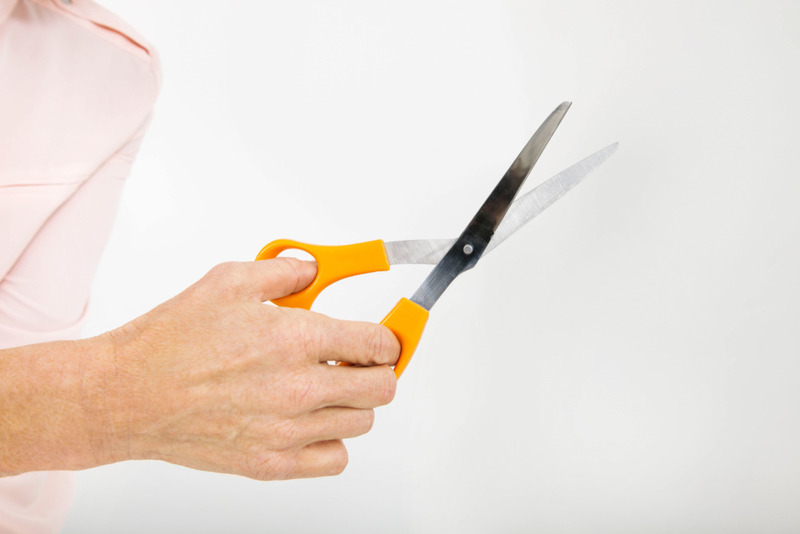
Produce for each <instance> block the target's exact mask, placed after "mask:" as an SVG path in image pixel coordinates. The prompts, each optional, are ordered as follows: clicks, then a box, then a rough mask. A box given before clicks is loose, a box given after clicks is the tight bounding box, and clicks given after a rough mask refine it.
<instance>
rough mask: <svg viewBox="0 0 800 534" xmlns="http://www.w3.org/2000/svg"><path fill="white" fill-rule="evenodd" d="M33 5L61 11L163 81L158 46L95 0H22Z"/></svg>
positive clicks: (62, 14) (73, 21)
mask: <svg viewBox="0 0 800 534" xmlns="http://www.w3.org/2000/svg"><path fill="white" fill-rule="evenodd" d="M18 2H19V3H21V4H22V3H25V4H28V5H29V6H30V7H32V8H34V9H35V8H40V9H45V10H48V11H50V12H51V13H53V14H56V15H59V16H60V17H61V18H63V19H64V20H65V21H68V22H70V23H71V24H73V25H75V26H76V27H78V28H80V29H82V30H83V31H86V32H89V33H91V34H93V35H94V36H96V37H98V38H100V39H102V40H104V41H106V42H107V43H109V44H111V45H114V46H115V47H117V48H118V49H120V50H122V51H124V52H126V53H127V54H130V55H131V56H133V57H135V58H137V59H138V60H140V61H142V62H143V63H146V64H148V65H149V66H150V67H151V74H152V76H153V78H154V82H155V84H156V87H157V88H158V87H159V86H160V84H161V68H160V63H159V59H158V54H157V53H156V50H155V48H154V47H153V46H152V45H151V44H150V43H149V42H148V41H147V40H146V39H144V38H143V37H142V36H141V35H140V34H139V33H138V32H137V31H136V30H134V29H133V28H132V27H131V26H129V25H128V24H127V23H126V22H125V21H123V20H122V19H121V18H119V17H117V16H116V15H114V14H113V13H112V12H111V11H109V10H107V9H106V8H104V7H103V6H101V5H99V4H97V3H95V2H94V1H92V0H18Z"/></svg>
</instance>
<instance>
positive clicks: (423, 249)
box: [384, 143, 619, 265]
mask: <svg viewBox="0 0 800 534" xmlns="http://www.w3.org/2000/svg"><path fill="white" fill-rule="evenodd" d="M618 146H619V143H614V144H613V145H609V146H607V147H606V148H604V149H602V150H599V151H597V152H595V153H594V154H592V155H591V156H589V157H587V158H584V159H582V160H581V161H579V162H578V163H576V164H574V165H572V166H571V167H569V168H567V169H565V170H563V171H561V172H560V173H558V174H556V175H555V176H553V177H552V178H550V179H549V180H547V181H546V182H543V183H542V184H540V185H539V186H537V187H536V188H535V189H533V190H532V191H530V192H528V193H526V194H525V195H523V196H521V197H520V198H518V199H517V200H515V201H514V203H513V204H511V207H510V208H508V212H507V213H506V216H505V218H504V219H503V222H501V223H500V226H498V227H497V231H496V232H495V233H494V236H493V237H492V240H491V241H490V242H489V246H488V247H486V250H485V251H484V252H483V255H484V256H485V255H486V254H488V253H489V252H491V251H492V250H494V249H495V248H496V247H497V245H499V244H500V243H502V242H503V241H505V240H506V239H508V238H509V237H510V236H511V235H513V234H514V233H515V232H516V231H517V230H519V229H520V228H522V227H523V226H525V225H526V224H527V223H529V222H530V221H532V220H533V219H534V218H535V217H536V216H537V215H539V214H540V213H542V212H543V211H544V210H545V209H547V208H548V207H549V206H551V205H552V204H553V203H554V202H555V201H556V200H558V199H559V198H561V197H562V196H564V195H565V194H566V193H567V192H568V191H569V190H570V189H572V188H573V187H575V186H576V185H578V184H579V183H581V182H582V181H583V179H584V178H586V177H587V176H588V175H589V174H590V173H591V172H592V171H593V170H595V169H596V168H597V167H599V166H600V165H601V164H602V163H603V162H604V161H606V160H607V159H608V158H609V157H610V156H611V154H613V153H614V152H615V151H616V150H617V147H618ZM455 242H456V240H455V239H415V240H409V241H387V242H386V243H384V244H385V245H386V255H387V256H388V258H389V264H391V265H417V264H427V265H435V264H436V263H439V261H440V260H441V259H442V258H443V257H444V255H445V254H446V253H447V251H448V250H450V248H451V247H452V246H453V243H455Z"/></svg>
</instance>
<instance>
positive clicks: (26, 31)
mask: <svg viewBox="0 0 800 534" xmlns="http://www.w3.org/2000/svg"><path fill="white" fill-rule="evenodd" d="M159 84H160V70H159V66H158V59H157V56H156V55H155V53H154V51H153V49H152V47H151V46H150V45H149V44H147V43H146V42H145V41H144V40H142V39H141V38H140V37H139V36H138V35H137V34H136V32H134V31H133V30H132V29H131V28H129V27H128V26H127V25H125V24H124V23H123V22H122V21H120V20H119V19H118V18H116V17H115V16H114V15H112V14H111V13H109V12H108V11H106V10H105V9H103V8H101V7H100V6H98V5H96V4H94V3H93V2H92V1H91V0H0V349H3V348H10V347H15V346H21V345H28V344H32V343H40V342H44V341H51V340H57V339H75V338H77V337H78V336H79V333H80V328H81V325H82V323H83V320H84V316H85V313H86V306H87V301H88V298H89V287H90V285H91V281H92V277H93V275H94V271H95V268H96V267H97V263H98V261H99V259H100V255H101V253H102V251H103V247H104V246H105V243H106V240H107V238H108V235H109V232H110V231H111V226H112V222H113V219H114V216H115V212H116V209H117V204H118V200H119V196H120V193H121V190H122V186H123V183H124V180H125V178H126V176H127V175H128V174H129V172H130V168H131V164H132V162H133V159H134V157H135V155H136V153H137V151H138V149H139V144H140V142H141V139H142V135H143V134H144V131H145V129H146V128H147V125H148V122H149V118H150V114H151V110H152V107H153V103H154V101H155V98H156V94H157V93H158V88H159ZM0 409H2V408H0ZM72 493H73V480H72V474H71V473H68V472H39V473H27V474H24V475H21V476H16V477H6V478H0V533H3V534H4V533H7V532H26V533H44V532H58V531H59V530H60V529H61V527H62V526H63V523H64V520H65V519H66V516H67V512H68V510H69V506H70V503H71V501H72Z"/></svg>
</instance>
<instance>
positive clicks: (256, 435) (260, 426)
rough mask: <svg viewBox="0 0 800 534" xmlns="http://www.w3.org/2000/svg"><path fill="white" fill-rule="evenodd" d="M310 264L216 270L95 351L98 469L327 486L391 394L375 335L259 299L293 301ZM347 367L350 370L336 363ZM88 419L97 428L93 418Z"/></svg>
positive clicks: (391, 359) (386, 361)
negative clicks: (103, 350) (122, 467)
mask: <svg viewBox="0 0 800 534" xmlns="http://www.w3.org/2000/svg"><path fill="white" fill-rule="evenodd" d="M315 274H316V266H315V264H314V263H310V262H302V261H299V260H295V259H292V258H278V259H275V260H267V261H260V262H245V263H226V264H222V265H218V266H217V267H215V268H214V269H212V270H211V271H210V272H209V273H208V274H207V275H206V276H205V277H203V278H202V279H201V280H200V281H199V282H197V283H196V284H194V285H193V286H191V287H190V288H188V289H187V290H186V291H184V292H183V293H181V294H180V295H178V296H176V297H175V298H173V299H171V300H169V301H168V302H166V303H164V304H162V305H160V306H158V307H157V308H155V309H154V310H152V311H150V312H149V313H147V314H145V315H143V316H141V317H139V318H137V319H135V320H134V321H132V322H131V323H128V324H127V325H125V326H123V327H121V328H119V329H117V330H114V331H112V332H109V333H108V334H105V335H104V336H101V337H100V338H98V340H100V341H103V342H107V343H110V346H111V347H112V348H113V351H112V352H111V353H109V356H110V357H113V369H114V371H113V373H106V375H105V378H104V379H103V380H100V381H99V383H100V385H99V386H98V387H97V388H96V389H95V390H94V391H95V393H94V395H96V396H104V398H103V399H102V400H103V402H89V403H88V404H89V405H91V406H102V408H98V409H101V410H102V413H98V414H89V416H88V419H89V420H98V421H104V424H103V425H102V428H101V429H99V431H98V432H97V433H96V434H97V436H99V437H98V439H97V440H96V443H95V445H94V449H95V450H96V451H99V452H98V453H97V454H105V455H106V456H109V458H104V459H102V460H101V463H104V462H105V461H119V460H124V459H137V458H138V459H160V460H165V461H168V462H171V463H175V464H180V465H185V466H188V467H193V468H197V469H203V470H208V471H219V472H226V473H235V474H239V475H244V476H247V477H251V478H255V479H260V480H268V479H286V478H302V477H314V476H325V475H334V474H338V473H340V472H341V471H342V470H343V469H344V468H345V466H346V465H347V451H346V449H345V447H344V444H343V443H342V441H341V440H342V439H343V438H351V437H355V436H359V435H361V434H364V433H366V432H367V431H369V430H370V428H371V427H372V423H373V420H374V412H373V408H375V407H377V406H382V405H384V404H387V403H389V402H390V401H391V400H392V398H393V397H394V393H395V388H396V385H397V382H396V379H395V376H394V372H393V371H392V369H391V368H390V367H389V365H392V364H394V363H395V362H396V360H397V357H398V354H399V351H400V345H399V343H398V342H397V339H396V338H395V337H394V335H393V334H392V333H391V332H390V331H389V330H388V329H387V328H385V327H383V326H381V325H377V324H372V323H360V322H350V321H339V320H335V319H331V318H329V317H326V316H324V315H320V314H317V313H314V312H310V311H306V310H299V309H291V308H279V307H275V306H270V305H265V304H263V302H265V301H267V300H270V299H273V298H278V297H282V296H286V295H288V294H291V293H293V292H296V291H299V290H302V289H303V288H305V287H306V286H307V285H308V284H309V283H311V281H312V280H313V279H314V276H315ZM328 361H343V362H349V363H352V364H356V366H353V367H348V366H332V365H328V364H327V363H326V362H328ZM95 416H96V417H95Z"/></svg>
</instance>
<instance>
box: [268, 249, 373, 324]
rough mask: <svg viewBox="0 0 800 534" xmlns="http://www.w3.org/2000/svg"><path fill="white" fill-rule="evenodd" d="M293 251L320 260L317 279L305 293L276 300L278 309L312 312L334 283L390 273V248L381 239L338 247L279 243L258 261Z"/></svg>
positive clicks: (300, 292) (301, 292) (318, 261)
mask: <svg viewBox="0 0 800 534" xmlns="http://www.w3.org/2000/svg"><path fill="white" fill-rule="evenodd" d="M290 249H296V250H302V251H304V252H308V253H309V254H311V255H312V256H313V257H314V259H315V260H317V276H316V278H314V281H313V282H311V284H310V285H309V286H308V287H307V288H305V289H304V290H303V291H299V292H297V293H293V294H291V295H289V296H286V297H282V298H279V299H274V300H273V301H272V302H274V303H275V304H277V305H278V306H284V307H289V308H304V309H306V310H310V309H311V305H312V304H314V300H316V298H317V297H318V296H319V294H320V293H322V290H323V289H325V288H326V287H328V286H329V285H331V284H333V283H334V282H338V281H339V280H341V279H343V278H348V277H350V276H355V275H357V274H366V273H374V272H375V271H388V270H389V259H388V258H387V257H386V248H385V247H384V246H383V241H381V240H380V239H378V240H375V241H367V242H366V243H356V244H355V245H343V246H338V247H329V246H322V245H309V244H307V243H300V242H299V241H292V240H291V239H278V240H277V241H273V242H272V243H269V244H268V245H266V246H265V247H264V248H262V249H261V252H259V253H258V256H256V261H258V260H271V259H272V258H277V257H278V254H280V253H281V252H283V251H285V250H290Z"/></svg>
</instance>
